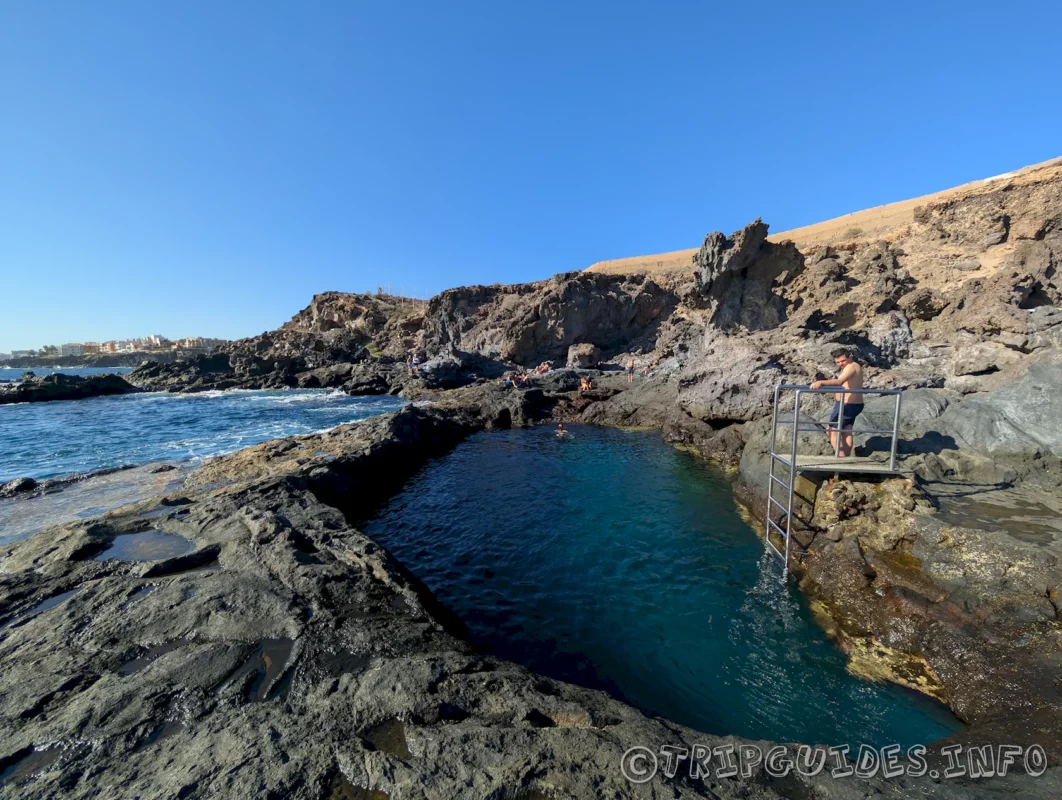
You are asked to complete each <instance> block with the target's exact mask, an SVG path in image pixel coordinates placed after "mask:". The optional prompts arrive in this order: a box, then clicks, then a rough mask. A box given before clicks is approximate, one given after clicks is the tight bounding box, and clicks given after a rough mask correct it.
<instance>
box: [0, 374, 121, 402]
mask: <svg viewBox="0 0 1062 800" xmlns="http://www.w3.org/2000/svg"><path fill="white" fill-rule="evenodd" d="M30 374H31V373H30ZM136 391H138V389H137V388H136V387H135V386H133V385H131V384H130V383H129V382H128V381H127V380H126V379H125V378H123V377H122V376H121V375H91V376H89V377H80V376H76V375H64V374H62V373H61V372H56V373H53V374H52V375H44V376H42V377H37V376H35V375H33V376H32V377H28V378H25V377H24V378H23V380H22V381H21V382H19V383H17V384H14V385H12V386H8V387H5V388H2V389H0V405H2V404H4V403H43V402H47V401H49V400H82V399H84V398H86V397H99V396H101V395H111V394H130V393H132V392H136Z"/></svg>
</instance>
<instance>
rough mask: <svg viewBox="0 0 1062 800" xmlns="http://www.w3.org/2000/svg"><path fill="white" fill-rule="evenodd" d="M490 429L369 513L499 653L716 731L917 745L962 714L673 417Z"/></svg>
mask: <svg viewBox="0 0 1062 800" xmlns="http://www.w3.org/2000/svg"><path fill="white" fill-rule="evenodd" d="M574 434H575V435H574V438H573V439H571V440H570V441H563V440H558V439H557V438H556V436H555V435H554V434H553V432H552V430H550V429H548V428H538V429H534V430H532V431H507V432H497V433H483V434H478V435H476V436H473V437H472V438H471V439H469V440H467V441H466V442H465V443H463V444H461V445H460V446H458V448H457V449H456V450H455V451H454V452H453V453H451V454H450V455H448V456H446V457H444V458H442V459H439V460H436V461H434V462H433V463H431V464H430V465H429V466H428V467H426V468H425V469H424V470H423V471H422V472H421V473H420V474H419V475H417V476H416V477H415V478H413V479H412V480H411V481H410V482H409V483H408V484H407V486H406V487H405V489H404V490H403V491H402V492H401V493H400V494H399V495H397V496H396V497H395V498H394V499H393V500H392V501H391V502H390V503H389V504H388V505H387V506H386V507H384V508H383V509H382V510H381V511H380V512H379V513H378V514H377V515H376V516H375V517H374V518H373V519H372V520H370V521H368V523H367V524H366V525H365V531H366V533H368V534H369V535H370V536H372V537H373V538H375V539H376V540H377V541H378V542H380V543H381V544H383V545H384V546H386V547H387V548H388V549H389V550H391V551H392V552H393V553H394V554H395V555H396V557H397V558H398V559H399V560H401V561H402V562H403V563H405V564H406V565H407V566H408V567H409V568H410V569H411V570H412V571H413V572H414V573H416V575H417V576H418V577H420V578H421V579H422V580H424V581H425V583H427V585H428V586H429V587H430V588H431V589H432V591H433V592H434V593H435V594H436V595H437V596H438V597H439V599H440V600H442V602H444V603H445V604H447V605H448V606H449V607H450V608H452V609H453V610H454V611H456V612H457V614H458V615H459V616H460V617H461V619H462V620H464V621H465V623H466V624H468V625H469V627H470V628H471V630H472V634H473V638H474V639H475V640H476V641H477V642H478V643H479V644H481V645H482V646H484V647H486V648H488V649H490V650H492V651H494V652H495V653H497V654H498V655H500V656H502V657H505V658H508V659H511V660H514V661H517V662H520V663H523V664H525V665H526V666H528V667H530V668H531V669H533V670H535V671H538V672H541V673H544V674H547V675H550V676H552V677H556V678H560V679H565V680H569V681H572V682H574V683H579V684H583V685H588V686H594V687H598V688H602V689H605V690H607V691H609V692H611V693H612V694H613V695H615V696H617V697H619V698H621V699H624V700H626V701H627V702H629V703H631V704H633V705H636V706H638V707H640V708H642V709H645V710H647V711H649V712H653V713H657V714H661V715H663V716H665V717H667V718H669V719H672V720H675V721H677V722H680V723H682V724H685V725H689V726H691V727H693V728H696V729H699V730H702V731H706V732H708V733H714V734H734V735H740V736H746V737H751V738H763V739H773V740H776V741H799V742H805V743H814V744H844V743H848V744H859V743H866V744H870V745H874V746H882V745H885V744H890V743H894V742H895V743H899V744H902V745H904V746H905V747H906V746H909V745H911V744H915V743H923V744H928V743H929V742H931V741H933V740H935V739H938V738H940V737H942V736H945V735H947V734H948V733H950V732H951V731H953V730H955V729H957V728H958V727H959V722H958V720H956V719H955V718H954V717H953V716H952V715H951V714H950V712H948V711H947V709H945V708H944V707H943V706H940V705H939V704H937V703H935V702H932V701H930V700H928V699H927V698H924V697H922V696H921V695H918V694H916V693H914V692H910V691H907V690H905V689H901V688H899V687H895V686H891V685H879V684H874V683H869V682H865V681H862V680H860V679H857V678H855V677H854V676H852V675H850V674H849V673H848V672H847V671H846V669H845V657H844V655H843V654H842V653H841V652H840V651H839V650H838V649H837V648H836V647H835V646H834V645H833V644H832V643H831V642H830V641H829V640H828V639H827V638H826V637H825V635H824V634H823V632H822V631H821V629H820V628H819V627H818V626H817V625H816V624H815V623H814V621H813V620H812V619H811V617H810V615H809V613H808V611H807V610H806V608H805V607H804V606H803V605H802V603H801V601H800V597H799V594H798V593H797V591H796V590H795V588H794V587H793V586H792V585H791V583H790V584H789V585H783V584H782V582H781V581H780V566H779V565H778V564H777V563H773V562H767V561H765V559H764V558H763V545H762V543H761V542H760V541H759V540H758V539H757V537H756V535H755V533H754V532H753V531H752V530H751V529H750V528H749V527H748V526H747V525H746V524H745V522H744V521H743V520H742V519H741V518H740V517H739V516H738V513H737V510H736V508H735V506H734V502H733V498H732V495H731V490H730V487H729V485H728V484H727V482H726V481H725V479H724V478H723V476H722V475H721V474H720V473H719V472H718V471H717V470H716V469H714V468H712V467H711V466H710V465H708V464H706V463H705V462H703V461H701V460H700V459H697V458H696V457H694V456H692V455H690V454H687V453H683V452H680V451H677V450H675V449H673V448H671V447H669V446H668V445H666V444H665V443H664V442H663V441H662V440H661V438H660V436H659V434H656V433H637V432H624V431H618V430H613V429H607V428H591V427H582V426H580V427H576V428H574Z"/></svg>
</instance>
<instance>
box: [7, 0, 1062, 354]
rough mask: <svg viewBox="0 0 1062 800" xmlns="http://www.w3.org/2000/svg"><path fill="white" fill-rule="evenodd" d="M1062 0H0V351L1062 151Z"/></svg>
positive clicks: (913, 185) (991, 171)
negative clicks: (879, 0) (1000, 0)
mask: <svg viewBox="0 0 1062 800" xmlns="http://www.w3.org/2000/svg"><path fill="white" fill-rule="evenodd" d="M1060 8H1062V6H1060V4H1058V3H1057V2H1036V3H1032V2H1020V1H1018V2H1009V3H1005V4H999V3H982V2H976V0H972V1H969V2H949V3H940V2H931V1H930V2H912V3H907V2H892V3H864V2H851V0H848V2H815V1H814V0H811V1H810V2H805V3H796V2H792V0H787V2H773V3H772V2H760V3H741V2H731V3H709V2H686V3H676V2H653V3H648V2H634V3H626V2H607V3H606V2H600V3H590V2H586V3H579V2H573V1H572V0H567V1H566V2H551V1H548V2H541V1H540V2H535V3H513V2H499V1H498V0H492V1H491V2H482V3H471V2H462V0H448V1H447V2H441V0H396V1H395V2H385V1H383V0H378V1H377V2H372V3H367V2H355V1H354V0H337V1H336V2H319V1H318V2H312V3H289V2H269V1H268V0H254V1H253V2H233V0H225V2H215V1H214V0H210V2H200V1H190V0H181V1H180V2H177V1H176V0H170V1H169V2H151V3H148V2H140V0H129V2H109V1H108V0H98V1H96V2H91V3H89V2H81V0H76V1H73V2H57V1H52V2H49V1H48V0H44V1H42V2H34V1H33V0H9V2H4V3H2V4H0V351H8V350H11V349H13V348H18V349H23V348H31V347H32V348H35V347H39V346H41V345H43V344H45V343H60V342H65V341H80V340H103V339H108V338H119V337H129V336H135V335H143V334H147V333H161V334H163V335H167V336H171V337H175V336H183V335H193V334H200V335H207V336H224V337H238V336H244V335H253V334H256V333H259V332H261V331H263V330H266V329H269V328H273V327H276V326H277V325H279V324H280V323H282V322H283V321H285V320H286V319H288V318H289V317H290V316H291V315H292V314H294V313H295V312H296V311H298V310H299V309H300V308H302V307H303V306H305V305H306V303H307V302H308V301H309V300H310V297H311V296H312V295H313V294H314V293H316V292H321V291H326V290H330V289H336V290H346V291H365V290H366V289H369V288H372V287H375V286H376V285H377V284H379V283H384V284H386V283H390V285H391V286H392V288H393V289H394V290H395V291H396V292H397V291H398V290H399V289H401V288H402V287H405V290H406V292H407V293H410V292H412V290H413V287H416V290H417V292H418V294H421V295H423V294H425V293H426V292H430V293H435V292H438V291H440V290H441V289H444V288H446V287H450V286H456V285H461V284H466V283H492V282H494V281H501V282H515V281H525V280H534V279H539V278H544V277H548V276H550V275H552V274H553V273H556V272H561V271H565V270H572V269H581V268H583V267H585V266H587V265H589V264H590V263H592V262H594V261H597V260H600V259H605V258H616V257H621V256H627V255H640V254H645V253H653V252H659V251H663V250H674V249H679V248H683V247H693V246H697V245H698V244H699V243H700V241H701V238H702V237H703V236H704V234H705V233H707V232H708V231H710V230H715V229H721V230H724V231H728V232H729V231H731V230H733V229H735V228H738V227H740V226H741V225H743V224H745V223H746V222H748V221H750V220H751V219H753V218H755V217H756V216H762V217H763V218H764V219H765V220H766V221H767V222H768V223H770V225H771V226H772V228H773V229H774V230H783V229H786V228H791V227H795V226H799V225H802V224H807V223H811V222H814V221H817V220H821V219H825V218H829V217H832V216H837V215H839V214H843V213H847V212H849V211H854V210H857V209H860V208H865V207H868V206H873V205H878V204H880V203H885V202H889V201H893V200H899V199H904V198H907V197H912V196H915V195H919V194H924V193H926V192H930V191H933V190H937V189H942V188H946V187H948V186H952V185H956V184H959V183H963V182H965V181H968V180H973V179H977V178H982V177H987V176H990V175H995V174H998V173H1001V172H1005V171H1008V170H1010V169H1013V168H1016V167H1020V166H1024V165H1026V164H1029V163H1033V162H1037V161H1042V160H1045V159H1048V158H1052V157H1054V156H1058V155H1062V136H1060V131H1062V81H1060V80H1059V77H1060V66H1059V40H1058V32H1059V30H1062V10H1060Z"/></svg>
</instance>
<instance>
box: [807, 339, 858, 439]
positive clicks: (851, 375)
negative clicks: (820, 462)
mask: <svg viewBox="0 0 1062 800" xmlns="http://www.w3.org/2000/svg"><path fill="white" fill-rule="evenodd" d="M830 355H831V356H833V362H834V363H835V364H836V365H837V368H838V369H839V370H841V372H840V374H839V375H838V376H837V377H836V378H834V379H833V380H828V381H815V382H814V383H812V384H811V388H812V389H820V388H822V387H823V386H840V387H842V388H845V389H862V388H863V368H862V367H860V366H859V364H858V363H856V362H855V361H854V360H853V359H852V354H851V352H849V351H848V350H847V349H846V348H844V347H841V348H838V349H837V350H834V351H833V352H832V353H830ZM833 398H834V400H835V402H834V404H833V413H832V414H831V415H830V424H831V425H834V426H836V427H833V428H830V444H831V445H832V446H833V448H834V449H835V450H837V449H838V448H837V437H838V436H841V437H842V439H841V447H840V449H839V454H840V456H841V457H842V458H847V457H848V456H850V455H851V454H852V444H853V442H852V434H851V433H850V432H849V433H842V431H851V430H852V426H853V425H854V424H855V418H856V416H858V414H859V412H860V411H862V410H863V395H862V394H845V395H844V404H843V405H842V404H841V403H842V401H841V393H840V392H835V393H834V395H833ZM838 420H840V421H838Z"/></svg>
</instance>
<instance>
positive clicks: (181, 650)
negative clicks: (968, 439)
mask: <svg viewBox="0 0 1062 800" xmlns="http://www.w3.org/2000/svg"><path fill="white" fill-rule="evenodd" d="M540 395H541V392H539V393H538V394H536V390H533V391H528V392H517V391H511V390H510V391H505V390H500V389H497V388H495V387H491V386H487V387H478V388H476V389H469V390H460V391H459V392H457V393H455V394H454V395H453V396H452V397H451V398H449V399H448V400H447V401H445V402H444V403H443V404H441V405H439V406H437V407H430V408H408V409H405V410H403V411H400V412H396V413H394V414H389V415H385V416H383V417H380V418H377V419H374V420H368V421H366V422H364V423H359V424H353V425H346V426H341V427H340V428H337V429H336V430H334V431H330V432H328V433H324V434H315V435H312V436H304V437H295V438H293V439H288V440H282V441H278V442H268V443H264V444H262V445H258V446H256V447H254V448H249V449H248V450H245V451H240V452H238V453H234V454H232V455H230V456H224V457H221V458H219V459H215V460H214V461H212V462H210V463H209V464H207V465H206V466H204V467H203V468H202V469H201V470H200V473H197V475H194V476H193V480H191V481H190V483H189V484H186V485H185V486H184V487H182V494H181V496H180V497H173V498H159V499H156V500H153V501H148V502H146V503H142V504H140V505H138V506H134V507H130V508H126V509H124V510H120V511H118V512H113V513H111V514H108V515H106V516H104V517H103V518H101V519H97V520H85V521H81V522H77V523H74V524H71V525H67V526H63V527H60V528H54V529H51V530H49V531H45V532H42V533H41V534H39V535H37V536H35V537H33V538H31V539H29V540H28V541H26V542H24V543H22V544H20V545H17V546H15V547H8V548H7V549H6V551H4V552H3V553H0V556H2V557H3V569H2V571H0V604H2V605H0V608H3V611H4V614H5V615H6V617H7V620H6V621H7V622H9V623H10V624H8V626H7V627H6V628H5V629H4V630H3V631H2V632H0V659H2V662H3V664H4V669H3V670H2V671H0V741H2V742H3V745H2V750H0V759H3V763H4V764H5V765H9V764H13V763H16V762H19V760H20V759H25V757H26V756H27V755H29V754H31V753H33V752H34V748H47V750H44V751H43V752H46V753H49V754H51V755H50V756H49V758H37V759H36V760H35V761H33V762H32V763H31V764H30V765H29V766H27V767H26V768H25V770H24V771H22V772H21V773H20V772H18V771H15V772H13V773H12V775H11V776H10V777H9V778H8V779H7V780H6V781H5V783H4V784H3V791H4V792H5V793H6V794H10V795H12V796H32V797H63V798H89V797H100V796H108V797H119V796H121V797H144V798H156V797H157V798H169V797H184V798H198V797H204V798H205V797H219V796H220V797H259V796H261V797H292V798H319V797H322V796H332V795H336V794H338V795H344V796H354V797H357V796H381V797H383V796H390V797H393V798H396V799H397V798H400V797H431V798H439V799H440V800H448V799H451V798H452V799H453V800H457V799H458V798H461V799H462V800H464V798H483V800H487V799H488V798H490V799H495V798H503V797H564V798H584V797H610V798H635V797H642V798H649V797H665V796H666V797H674V798H693V797H714V798H731V797H735V798H736V797H750V796H756V797H761V798H764V799H765V800H768V799H770V798H781V797H793V796H800V797H805V796H806V797H811V796H820V795H822V796H826V795H827V794H829V795H831V796H832V795H833V794H834V793H835V791H836V789H837V787H838V786H845V785H846V784H839V783H837V782H836V781H835V780H834V779H833V778H831V777H830V776H829V775H828V774H824V775H820V776H817V777H811V778H809V777H803V776H799V775H796V774H793V775H790V776H788V777H787V778H785V779H772V778H770V777H767V776H765V775H764V774H762V773H757V774H754V775H753V776H751V777H743V776H736V777H734V778H716V777H715V776H714V775H713V777H712V778H702V779H699V780H687V779H685V778H682V777H676V778H674V779H669V778H667V777H666V776H665V775H664V774H663V773H658V774H657V775H655V776H654V777H652V778H651V779H650V780H649V781H648V782H647V783H644V784H634V783H631V782H629V781H627V780H626V779H625V778H624V777H623V774H622V772H621V770H620V763H621V758H622V756H623V754H624V753H625V752H627V751H628V750H630V748H632V747H636V746H643V747H648V748H650V749H652V750H654V751H655V750H659V748H660V747H661V746H666V745H672V746H677V747H685V748H690V747H692V746H693V745H695V744H699V745H705V746H707V747H709V748H711V747H716V746H722V745H726V744H730V745H735V746H736V745H740V744H743V742H741V740H735V739H733V738H730V737H727V738H720V737H714V736H708V735H705V734H701V733H697V732H695V731H692V730H689V729H687V728H683V727H682V726H679V725H675V724H673V723H668V722H666V721H664V720H660V719H652V718H649V717H646V716H645V715H643V714H641V713H639V712H638V711H636V710H634V709H632V708H630V707H629V706H626V705H624V704H623V703H620V702H618V701H616V700H614V699H612V698H610V697H608V696H607V695H605V694H603V693H601V692H598V691H592V690H587V689H582V688H579V687H576V686H572V685H570V684H566V683H562V682H559V681H554V680H550V679H546V678H542V677H539V676H536V675H534V674H532V673H530V672H528V671H527V670H525V669H523V668H521V667H519V666H516V665H514V664H512V663H508V662H505V661H502V660H499V659H497V658H493V657H491V656H487V655H484V654H482V653H479V652H477V651H476V650H475V649H474V648H473V647H472V646H470V645H469V643H468V642H467V641H466V640H465V638H464V629H463V627H462V625H461V624H460V621H459V620H457V619H455V618H454V617H453V615H452V614H450V613H449V612H448V611H447V610H446V609H445V608H444V607H442V606H441V605H440V604H439V603H438V601H436V600H435V599H434V598H433V597H432V596H431V594H430V593H429V592H428V591H427V590H426V589H425V587H424V586H423V585H422V584H420V583H419V582H418V581H417V580H416V579H415V578H414V577H413V576H412V575H411V574H410V573H409V572H408V571H406V570H405V569H404V568H403V567H402V566H401V565H399V564H398V563H396V562H395V561H394V560H393V559H392V558H391V557H390V556H389V555H388V553H387V552H386V551H385V550H384V549H382V548H381V547H379V546H378V545H377V544H375V543H374V542H373V541H371V540H370V539H368V538H366V537H365V536H364V535H363V534H361V533H360V532H359V531H358V530H357V528H356V520H357V519H358V518H359V517H360V516H362V515H364V514H367V513H370V512H371V509H372V507H373V505H374V503H376V502H378V501H379V500H380V499H381V492H386V491H388V490H389V488H393V487H395V486H398V485H400V483H401V482H402V480H403V479H404V477H405V476H406V475H408V474H409V472H410V471H411V470H413V469H415V468H416V467H417V466H418V465H419V464H420V463H422V461H423V460H424V458H426V457H428V456H430V455H432V454H437V453H440V452H443V451H445V450H446V449H447V448H448V447H450V446H452V445H453V443H455V442H456V441H458V440H460V439H461V438H462V437H463V436H465V435H467V434H468V433H470V432H472V431H474V430H477V429H479V428H480V427H482V426H484V425H490V424H495V423H497V422H498V420H499V419H502V418H503V414H502V411H506V412H508V418H509V419H510V420H511V421H512V422H514V423H518V422H519V421H521V420H525V419H527V415H528V414H529V413H534V411H535V408H536V403H537V402H538V399H536V398H540ZM219 486H220V487H221V488H219ZM197 487H201V488H197ZM174 505H179V507H180V509H181V511H182V513H181V514H180V515H174V514H162V515H160V514H158V513H157V512H158V511H159V510H160V509H162V510H168V509H170V508H172V507H173V506H174ZM148 530H159V531H162V532H164V533H167V534H176V535H179V536H181V537H184V538H185V539H186V540H188V541H190V542H192V543H194V545H195V548H196V549H195V550H194V551H193V552H192V553H191V554H187V555H183V556H179V557H176V558H169V559H164V560H161V561H155V562H146V563H129V562H121V561H116V560H114V559H105V560H99V559H97V558H93V556H96V555H98V554H100V553H101V552H103V551H104V550H105V549H106V548H107V547H108V546H109V545H110V544H111V543H113V541H114V539H115V538H116V537H118V536H128V535H136V534H137V533H139V532H143V531H148ZM42 603H44V605H43V606H42ZM25 763H29V762H25ZM1039 781H1040V782H1039V783H1031V782H1030V779H1027V778H1025V777H1024V776H1022V775H1020V774H1015V773H1014V772H1012V773H1011V775H1010V776H1008V777H1007V778H1005V779H996V780H995V781H994V782H993V783H992V786H991V789H992V791H996V790H997V789H1000V788H1001V787H1005V788H1006V789H1009V791H1010V792H1011V793H1022V792H1027V791H1029V790H1030V789H1032V790H1037V789H1040V788H1041V787H1042V790H1043V791H1044V792H1050V791H1052V790H1054V789H1056V788H1057V780H1055V779H1054V777H1053V776H1050V775H1049V776H1046V777H1045V778H1041V779H1039ZM951 786H953V787H954V790H955V793H954V795H953V796H954V797H956V798H958V797H976V796H979V795H980V794H982V792H984V791H987V790H983V789H982V788H981V785H980V784H976V783H973V784H970V783H964V782H961V781H957V782H953V783H952V784H951ZM856 788H858V794H859V795H860V796H863V795H865V794H868V793H872V794H874V795H875V796H881V797H885V798H893V797H895V798H899V797H910V796H912V795H914V794H922V793H926V792H928V791H931V790H935V789H936V788H937V787H936V786H935V785H934V784H931V783H930V782H928V781H927V780H926V779H915V778H899V779H896V780H891V781H884V780H881V779H877V778H875V779H871V780H869V781H863V780H861V781H859V782H858V783H856V784H852V789H853V790H855V789H856ZM853 796H854V795H853ZM1028 796H1033V795H1028ZM1044 796H1045V797H1046V796H1049V795H1048V794H1045V795H1044Z"/></svg>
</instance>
